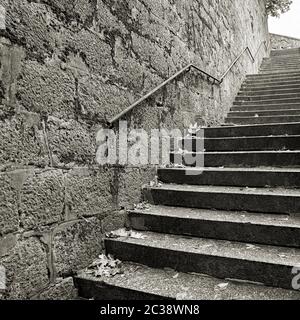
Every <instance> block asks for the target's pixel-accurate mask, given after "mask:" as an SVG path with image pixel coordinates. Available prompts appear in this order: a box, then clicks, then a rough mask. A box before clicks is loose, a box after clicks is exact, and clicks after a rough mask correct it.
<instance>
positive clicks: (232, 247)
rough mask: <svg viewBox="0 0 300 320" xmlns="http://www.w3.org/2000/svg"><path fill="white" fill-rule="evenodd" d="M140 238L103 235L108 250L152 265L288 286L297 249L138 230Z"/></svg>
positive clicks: (299, 253) (298, 255) (298, 253)
mask: <svg viewBox="0 0 300 320" xmlns="http://www.w3.org/2000/svg"><path fill="white" fill-rule="evenodd" d="M141 237H143V239H135V238H118V239H106V240H105V247H106V252H107V253H108V254H111V255H113V256H114V257H116V258H118V259H120V260H122V261H132V262H134V263H140V264H144V265H147V266H149V267H153V268H172V269H174V270H176V271H179V272H193V273H201V274H207V275H210V276H213V277H218V278H221V279H228V278H230V279H240V280H245V281H252V282H259V283H263V284H265V285H267V286H273V287H281V288H286V289H288V290H291V289H292V280H293V278H294V277H295V275H294V274H293V272H292V271H293V268H294V267H295V266H298V265H299V261H300V250H299V249H291V248H283V247H273V246H266V245H256V246H255V247H254V248H253V247H249V245H247V244H244V243H240V242H232V241H231V242H230V241H223V240H212V239H202V238H187V237H183V236H174V235H164V234H159V233H152V232H141Z"/></svg>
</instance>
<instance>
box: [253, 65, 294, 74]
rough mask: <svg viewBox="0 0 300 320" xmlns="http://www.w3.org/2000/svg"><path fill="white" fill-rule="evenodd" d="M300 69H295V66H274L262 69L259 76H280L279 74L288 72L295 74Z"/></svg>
mask: <svg viewBox="0 0 300 320" xmlns="http://www.w3.org/2000/svg"><path fill="white" fill-rule="evenodd" d="M298 69H299V66H298V68H295V67H294V66H293V67H288V66H286V67H275V66H272V67H265V68H263V67H261V68H260V69H259V73H258V74H278V73H283V72H284V73H287V72H289V73H290V72H295V71H296V70H298Z"/></svg>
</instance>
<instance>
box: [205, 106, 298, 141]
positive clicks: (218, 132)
mask: <svg viewBox="0 0 300 320" xmlns="http://www.w3.org/2000/svg"><path fill="white" fill-rule="evenodd" d="M234 108H236V107H234ZM270 135H274V136H275V135H300V122H299V123H280V124H265V125H248V126H226V127H212V128H205V129H204V136H205V138H220V137H249V136H270Z"/></svg>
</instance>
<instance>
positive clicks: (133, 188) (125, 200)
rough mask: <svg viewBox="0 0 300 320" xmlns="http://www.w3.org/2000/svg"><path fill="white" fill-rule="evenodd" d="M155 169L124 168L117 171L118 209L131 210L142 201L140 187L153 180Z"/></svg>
mask: <svg viewBox="0 0 300 320" xmlns="http://www.w3.org/2000/svg"><path fill="white" fill-rule="evenodd" d="M155 175H156V172H155V168H151V167H149V168H126V169H124V170H120V171H119V195H118V200H119V207H121V208H132V206H133V205H134V204H138V203H139V202H141V201H142V200H143V197H142V186H143V185H144V184H149V182H150V181H152V180H153V179H154V178H155Z"/></svg>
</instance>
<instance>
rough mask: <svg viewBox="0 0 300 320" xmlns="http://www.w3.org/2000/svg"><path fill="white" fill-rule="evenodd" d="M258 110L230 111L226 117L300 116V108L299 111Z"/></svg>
mask: <svg viewBox="0 0 300 320" xmlns="http://www.w3.org/2000/svg"><path fill="white" fill-rule="evenodd" d="M257 109H258V110H254V111H244V110H243V111H233V110H232V111H231V112H229V113H228V117H229V118H230V117H255V116H257V115H258V116H277V115H285V116H288V115H300V108H299V109H280V108H279V109H277V110H273V108H270V109H268V110H259V108H257Z"/></svg>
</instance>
